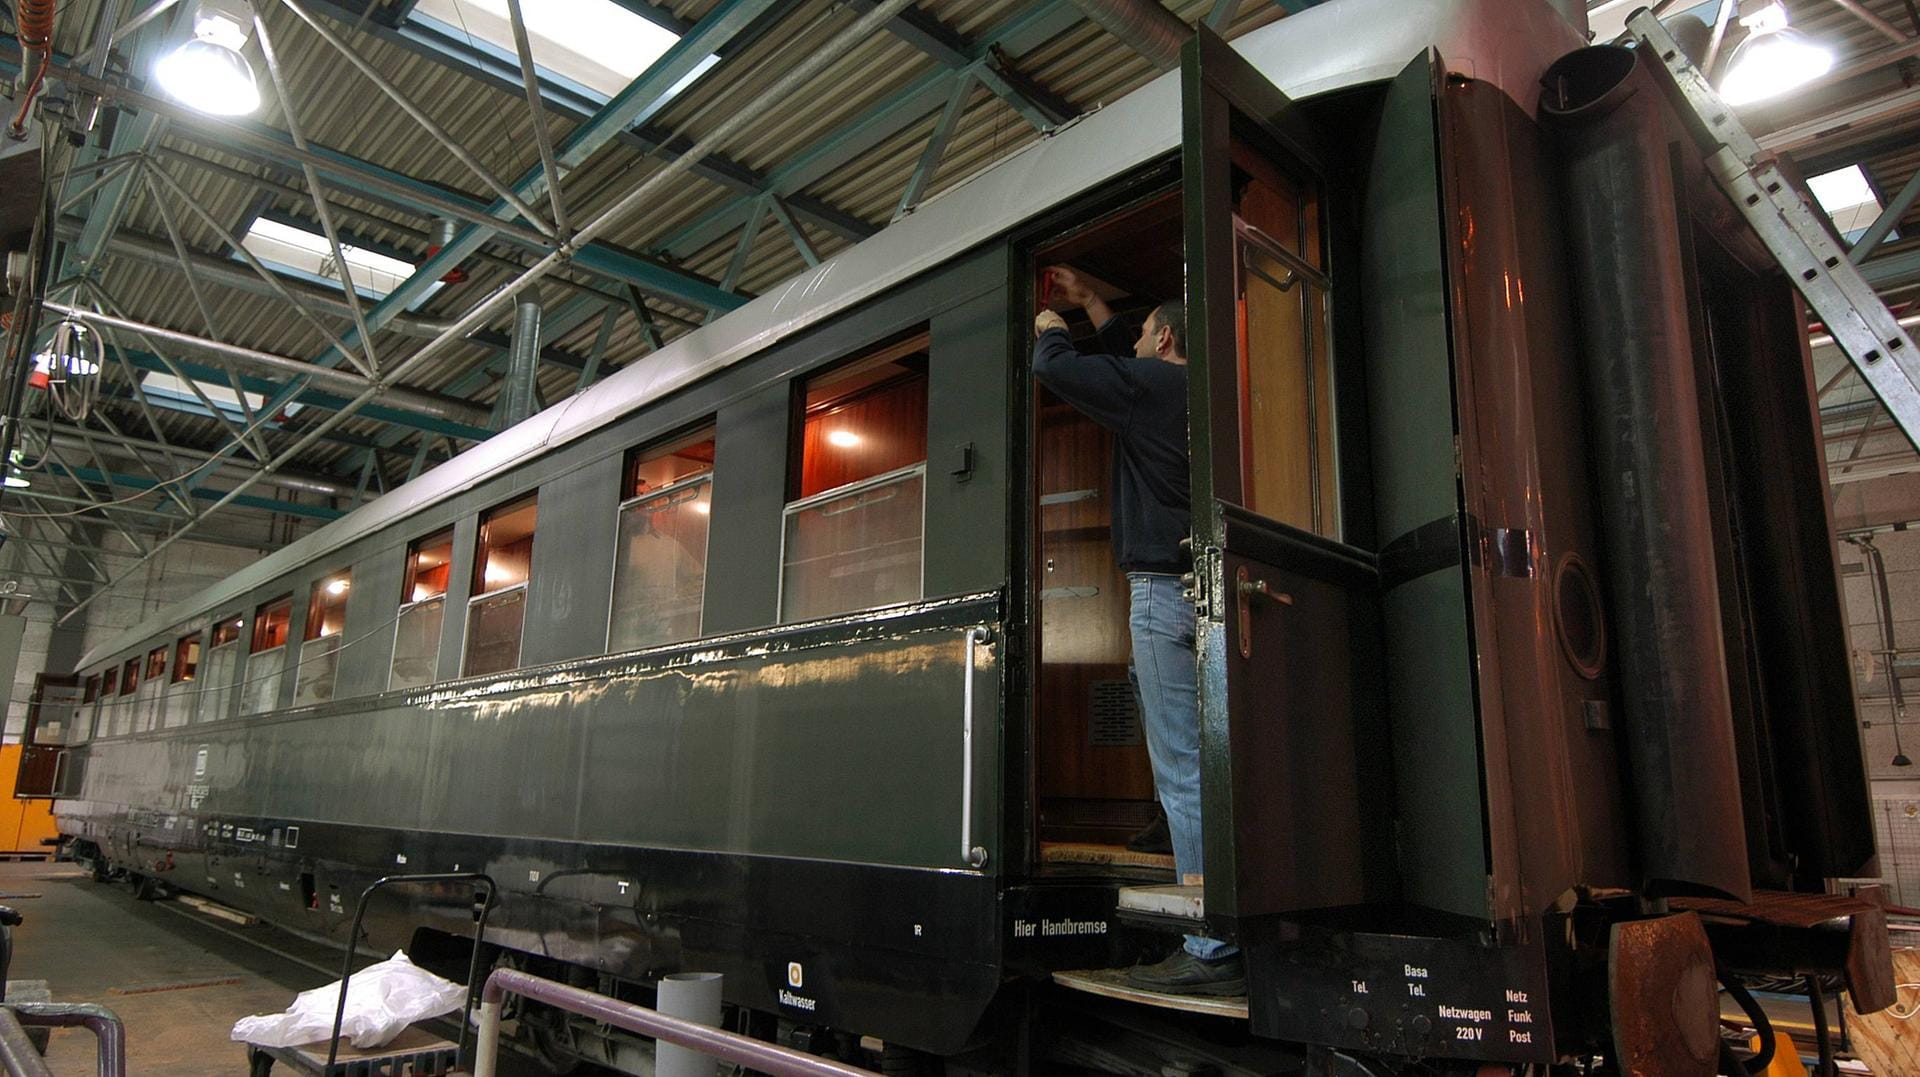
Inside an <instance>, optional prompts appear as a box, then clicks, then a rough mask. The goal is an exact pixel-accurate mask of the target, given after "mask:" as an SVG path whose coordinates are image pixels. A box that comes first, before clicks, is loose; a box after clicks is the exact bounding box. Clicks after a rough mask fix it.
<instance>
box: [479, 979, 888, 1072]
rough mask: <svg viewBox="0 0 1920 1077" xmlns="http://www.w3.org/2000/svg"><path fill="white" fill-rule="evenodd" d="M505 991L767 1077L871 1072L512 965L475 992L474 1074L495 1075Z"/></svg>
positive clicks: (506, 993) (507, 993) (508, 993)
mask: <svg viewBox="0 0 1920 1077" xmlns="http://www.w3.org/2000/svg"><path fill="white" fill-rule="evenodd" d="M508 995H519V996H520V997H521V998H525V999H531V1000H532V1001H534V1002H540V1003H545V1004H546V1005H548V1006H552V1007H554V1008H555V1009H560V1010H565V1011H567V1012H568V1013H576V1014H579V1015H580V1016H582V1017H590V1018H592V1019H594V1020H595V1021H601V1022H604V1023H606V1024H609V1025H612V1026H613V1027H615V1028H619V1029H625V1030H626V1031H628V1032H632V1033H635V1034H637V1035H641V1036H649V1037H652V1038H653V1039H654V1040H657V1041H659V1042H661V1043H671V1044H674V1045H676V1046H679V1047H685V1048H687V1049H688V1050H691V1051H698V1052H700V1053H701V1054H703V1055H709V1056H711V1057H713V1058H717V1059H719V1060H721V1061H722V1062H732V1063H734V1064H735V1065H739V1066H746V1067H748V1068H750V1069H755V1070H759V1071H760V1072H761V1073H764V1074H767V1075H768V1077H875V1075H874V1073H873V1071H872V1070H862V1069H855V1068H853V1067H852V1066H847V1065H843V1064H841V1063H839V1062H834V1061H832V1060H830V1059H825V1058H820V1057H818V1056H815V1055H809V1054H802V1053H801V1052H799V1051H795V1050H791V1049H789V1048H786V1047H780V1046H778V1045H775V1044H771V1043H767V1042H765V1041H764V1040H756V1039H754V1038H753V1037H751V1036H742V1035H740V1034H739V1033H737V1032H727V1031H725V1030H724V1029H718V1028H708V1027H707V1026H706V1025H697V1024H694V1023H693V1022H691V1021H682V1020H680V1019H679V1018H677V1017H668V1016H667V1015H666V1014H663V1013H660V1012H658V1011H656V1010H650V1009H648V1008H646V1007H645V1006H636V1005H634V1004H633V1003H631V1002H622V1001H620V1000H619V999H615V998H608V997H607V996H605V995H597V994H594V993H593V992H591V991H583V990H581V989H580V988H578V987H569V986H568V985H566V984H563V983H555V982H554V981H552V980H544V979H541V978H540V977H538V976H529V975H528V974H526V973H524V972H521V971H519V970H518V969H495V970H494V972H493V975H491V976H489V977H487V986H486V990H484V991H482V992H481V995H480V1036H479V1045H478V1046H479V1051H478V1053H477V1054H476V1056H475V1058H474V1067H473V1073H474V1077H497V1075H498V1072H499V1070H498V1066H499V1056H500V1006H501V1003H502V1002H504V1001H505V1000H506V997H507V996H508Z"/></svg>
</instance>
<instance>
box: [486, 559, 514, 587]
mask: <svg viewBox="0 0 1920 1077" xmlns="http://www.w3.org/2000/svg"><path fill="white" fill-rule="evenodd" d="M481 576H482V578H484V579H485V580H486V581H487V586H489V587H494V586H498V585H499V584H503V583H508V582H511V581H512V579H513V573H511V572H509V571H507V570H506V569H505V568H502V567H501V566H499V565H495V564H491V563H489V564H488V565H487V569H486V571H485V572H483V573H481Z"/></svg>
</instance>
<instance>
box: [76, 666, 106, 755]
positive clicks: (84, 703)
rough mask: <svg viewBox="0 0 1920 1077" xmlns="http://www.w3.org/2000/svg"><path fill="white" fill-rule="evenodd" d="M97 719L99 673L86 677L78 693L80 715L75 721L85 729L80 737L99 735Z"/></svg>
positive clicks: (98, 711) (98, 710)
mask: <svg viewBox="0 0 1920 1077" xmlns="http://www.w3.org/2000/svg"><path fill="white" fill-rule="evenodd" d="M99 720H100V675H99V674H98V673H96V674H94V675H93V676H91V677H88V678H87V683H86V687H85V688H83V689H82V690H81V693H80V716H79V717H78V718H77V719H75V722H76V723H77V724H78V725H79V726H80V727H81V729H82V730H83V731H86V732H83V733H82V735H81V738H80V739H82V740H85V739H86V738H87V737H88V736H99V735H100V732H101V731H100V729H99Z"/></svg>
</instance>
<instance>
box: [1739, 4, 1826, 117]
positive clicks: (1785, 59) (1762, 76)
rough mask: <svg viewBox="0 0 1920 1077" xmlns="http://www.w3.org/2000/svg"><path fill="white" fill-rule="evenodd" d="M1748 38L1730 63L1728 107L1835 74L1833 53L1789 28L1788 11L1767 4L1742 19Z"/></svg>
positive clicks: (1751, 101) (1778, 5)
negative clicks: (1829, 73) (1832, 71)
mask: <svg viewBox="0 0 1920 1077" xmlns="http://www.w3.org/2000/svg"><path fill="white" fill-rule="evenodd" d="M1740 24H1741V25H1742V26H1745V27H1746V28H1747V31H1748V32H1747V38H1746V40H1745V41H1742V42H1741V43H1740V45H1739V47H1738V48H1736V49H1734V50H1733V55H1732V57H1730V58H1729V59H1728V61H1727V73H1726V75H1725V77H1723V78H1722V79H1721V80H1720V96H1721V97H1723V98H1725V99H1726V102H1727V104H1729V105H1746V104H1751V103H1753V102H1755V101H1764V100H1767V99H1768V98H1772V97H1778V96H1780V95H1781V94H1783V93H1786V92H1787V91H1789V90H1792V89H1794V88H1795V87H1798V86H1804V85H1806V84H1807V83H1809V82H1812V81H1813V80H1814V79H1817V78H1819V77H1820V76H1822V75H1824V74H1826V73H1827V72H1829V71H1831V70H1833V53H1832V52H1831V51H1830V50H1828V49H1824V48H1821V47H1820V46H1818V45H1816V44H1814V43H1813V42H1811V41H1808V40H1807V38H1806V37H1805V35H1803V34H1801V33H1800V32H1799V31H1798V30H1794V29H1792V28H1790V27H1789V26H1788V25H1787V11H1786V9H1785V8H1783V7H1781V6H1780V4H1779V3H1777V2H1776V3H1772V4H1768V5H1767V6H1766V7H1764V8H1762V9H1760V11H1758V12H1757V13H1755V14H1753V15H1749V16H1748V17H1746V18H1744V19H1741V20H1740Z"/></svg>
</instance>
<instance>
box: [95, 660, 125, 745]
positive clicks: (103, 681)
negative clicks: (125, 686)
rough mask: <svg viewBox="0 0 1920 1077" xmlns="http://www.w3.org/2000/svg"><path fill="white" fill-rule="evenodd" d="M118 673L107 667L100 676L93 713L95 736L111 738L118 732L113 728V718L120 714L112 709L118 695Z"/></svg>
mask: <svg viewBox="0 0 1920 1077" xmlns="http://www.w3.org/2000/svg"><path fill="white" fill-rule="evenodd" d="M119 684H120V671H119V670H118V669H116V668H115V667H113V666H108V667H107V671H106V672H105V673H103V674H101V675H100V702H99V706H98V707H97V708H96V709H95V711H94V719H93V730H94V734H95V735H96V736H101V737H111V736H113V735H114V734H115V733H116V732H118V730H116V729H115V728H114V727H113V723H114V716H115V715H117V714H119V713H120V712H119V711H118V710H116V709H115V707H114V703H115V700H114V697H115V696H117V695H119V694H120V689H119Z"/></svg>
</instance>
